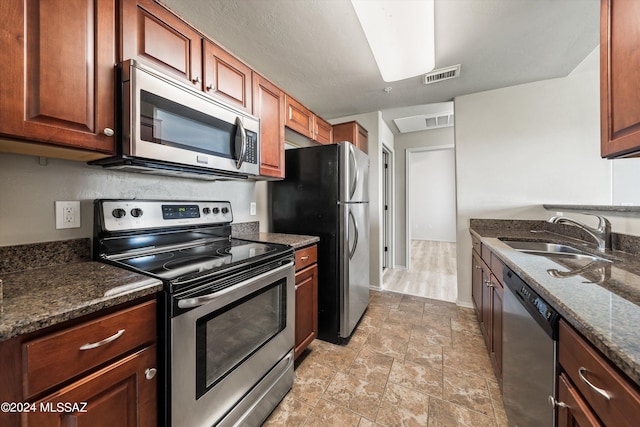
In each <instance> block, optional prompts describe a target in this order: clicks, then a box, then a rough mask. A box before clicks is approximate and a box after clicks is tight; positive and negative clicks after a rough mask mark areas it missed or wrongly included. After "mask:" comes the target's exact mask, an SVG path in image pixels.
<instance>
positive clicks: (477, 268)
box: [473, 265, 482, 270]
mask: <svg viewBox="0 0 640 427" xmlns="http://www.w3.org/2000/svg"><path fill="white" fill-rule="evenodd" d="M473 268H475V269H476V270H482V267H480V266H479V265H474V266H473Z"/></svg>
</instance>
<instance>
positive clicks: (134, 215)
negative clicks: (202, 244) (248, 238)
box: [95, 200, 233, 231]
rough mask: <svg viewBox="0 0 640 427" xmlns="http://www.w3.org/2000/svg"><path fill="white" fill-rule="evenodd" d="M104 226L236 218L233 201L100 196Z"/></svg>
mask: <svg viewBox="0 0 640 427" xmlns="http://www.w3.org/2000/svg"><path fill="white" fill-rule="evenodd" d="M95 203H96V204H97V206H96V208H97V209H98V210H99V212H100V221H101V225H102V229H103V230H105V231H129V230H142V229H148V228H170V227H176V226H189V225H216V224H227V223H230V222H232V221H233V213H232V212H231V203H230V202H220V201H211V202H205V201H175V200H167V201H162V200H97V201H96V202H95Z"/></svg>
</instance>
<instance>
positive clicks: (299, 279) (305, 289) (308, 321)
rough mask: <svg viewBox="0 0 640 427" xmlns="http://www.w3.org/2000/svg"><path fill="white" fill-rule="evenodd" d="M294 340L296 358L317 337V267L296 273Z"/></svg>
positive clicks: (313, 266)
mask: <svg viewBox="0 0 640 427" xmlns="http://www.w3.org/2000/svg"><path fill="white" fill-rule="evenodd" d="M295 335H296V338H295V340H296V341H295V347H294V356H295V357H296V358H297V357H298V356H300V354H301V353H302V352H303V351H304V349H305V348H307V346H308V345H309V344H310V343H311V341H313V340H314V339H315V337H316V336H317V335H318V265H317V264H316V265H312V266H310V267H307V268H305V269H304V270H301V271H299V272H298V273H296V334H295Z"/></svg>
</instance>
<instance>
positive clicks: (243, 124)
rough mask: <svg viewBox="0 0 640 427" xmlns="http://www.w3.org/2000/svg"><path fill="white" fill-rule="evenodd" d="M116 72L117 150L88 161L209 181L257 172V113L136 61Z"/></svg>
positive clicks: (247, 175)
mask: <svg viewBox="0 0 640 427" xmlns="http://www.w3.org/2000/svg"><path fill="white" fill-rule="evenodd" d="M117 71H118V72H117V75H118V77H117V80H118V93H117V96H118V97H119V98H120V99H119V100H118V101H117V103H118V118H119V120H120V122H119V124H118V129H117V132H116V136H117V138H118V144H117V155H116V156H114V157H109V158H106V159H99V160H95V161H92V162H90V164H93V165H100V166H103V167H106V168H117V169H122V170H129V171H133V172H146V173H152V174H162V175H177V176H184V177H190V178H200V179H211V180H213V179H219V178H221V177H222V178H248V177H250V176H253V175H258V174H259V173H260V141H259V138H260V121H259V120H258V119H257V118H256V117H254V116H251V115H249V114H247V113H245V112H243V111H241V110H238V109H236V108H234V107H231V106H229V105H226V104H223V103H221V102H220V101H218V100H215V99H213V98H211V97H210V96H208V95H206V94H205V93H204V92H200V91H198V90H194V89H193V88H192V87H189V86H188V85H186V84H184V83H182V82H180V81H179V80H177V79H174V78H172V77H169V76H166V75H164V74H162V73H160V72H158V71H157V70H155V69H153V68H150V67H148V66H146V65H145V64H142V63H140V62H139V61H134V60H128V61H125V62H123V63H121V64H119V65H118V67H117Z"/></svg>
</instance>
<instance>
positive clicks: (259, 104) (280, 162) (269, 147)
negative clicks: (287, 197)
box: [253, 74, 285, 178]
mask: <svg viewBox="0 0 640 427" xmlns="http://www.w3.org/2000/svg"><path fill="white" fill-rule="evenodd" d="M253 76H254V78H253V114H254V115H255V116H257V117H259V118H260V175H263V176H269V177H273V178H284V98H285V95H284V92H283V91H282V90H280V88H278V87H277V86H276V85H274V84H273V83H271V82H269V81H268V80H266V79H265V78H264V77H262V76H260V75H259V74H254V75H253Z"/></svg>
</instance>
